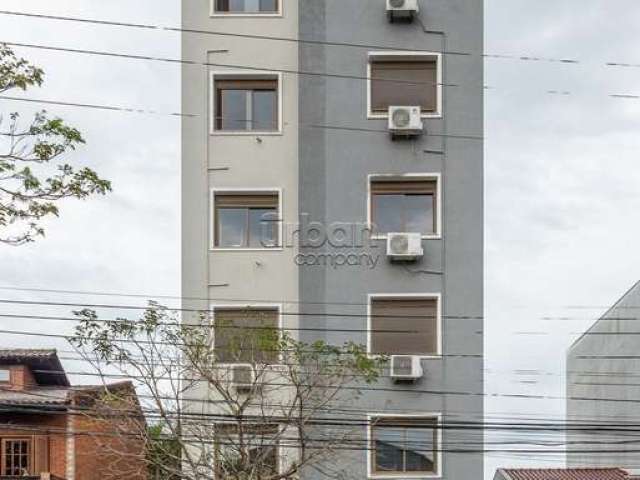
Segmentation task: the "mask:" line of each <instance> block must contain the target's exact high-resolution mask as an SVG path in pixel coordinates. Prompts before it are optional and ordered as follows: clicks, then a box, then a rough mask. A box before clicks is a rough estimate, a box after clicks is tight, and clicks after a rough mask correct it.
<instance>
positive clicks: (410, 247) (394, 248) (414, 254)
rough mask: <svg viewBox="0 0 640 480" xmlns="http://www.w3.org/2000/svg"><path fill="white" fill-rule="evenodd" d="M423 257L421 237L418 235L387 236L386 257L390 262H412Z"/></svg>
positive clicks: (396, 234)
mask: <svg viewBox="0 0 640 480" xmlns="http://www.w3.org/2000/svg"><path fill="white" fill-rule="evenodd" d="M423 255H424V250H422V235H421V234H419V233H389V234H387V257H389V258H390V259H391V260H400V261H412V260H417V259H418V258H420V257H422V256H423Z"/></svg>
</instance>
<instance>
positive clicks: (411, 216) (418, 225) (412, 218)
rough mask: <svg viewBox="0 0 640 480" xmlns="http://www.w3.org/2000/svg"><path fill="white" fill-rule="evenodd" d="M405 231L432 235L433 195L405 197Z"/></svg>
mask: <svg viewBox="0 0 640 480" xmlns="http://www.w3.org/2000/svg"><path fill="white" fill-rule="evenodd" d="M404 204H405V216H406V229H407V230H406V231H407V232H419V233H422V234H432V233H434V229H433V227H434V221H433V215H434V212H433V195H405V201H404Z"/></svg>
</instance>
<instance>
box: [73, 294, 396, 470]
mask: <svg viewBox="0 0 640 480" xmlns="http://www.w3.org/2000/svg"><path fill="white" fill-rule="evenodd" d="M75 313H76V315H77V316H78V317H79V319H80V323H79V325H78V326H77V328H76V332H75V335H74V337H73V340H72V343H73V345H74V347H75V348H76V349H77V350H78V351H79V353H80V354H81V356H82V357H83V358H84V359H85V360H86V361H88V362H90V363H91V364H92V365H93V366H94V367H95V368H96V369H97V370H98V371H99V372H100V373H101V374H103V375H105V378H108V376H109V373H111V374H113V373H114V372H115V373H116V375H117V376H127V377H131V378H133V379H134V381H135V382H137V384H138V392H139V393H141V397H142V398H143V401H141V403H142V405H143V409H144V411H145V412H146V414H147V415H149V416H150V418H153V419H154V421H156V422H158V424H159V425H162V426H161V427H156V429H155V430H154V431H153V432H152V433H153V435H152V436H151V437H152V438H148V439H147V441H148V442H150V443H149V445H150V447H149V448H151V449H152V451H153V454H152V455H148V456H147V461H149V462H150V463H151V464H150V466H149V468H150V470H151V471H153V472H156V474H158V472H162V474H161V475H159V478H163V479H164V478H173V477H175V476H178V477H179V478H181V479H184V480H212V479H215V478H225V479H232V480H254V479H255V480H288V479H297V478H299V477H300V475H301V473H302V471H303V470H304V469H314V470H316V471H319V472H321V473H323V474H327V475H330V476H332V477H333V478H340V477H343V476H344V477H346V476H348V472H344V471H335V472H330V471H328V469H331V468H332V467H333V466H335V465H334V464H333V462H328V464H329V466H328V467H327V462H324V460H326V459H327V458H330V457H331V455H332V454H335V453H336V452H339V451H341V450H344V448H345V447H349V446H350V445H351V446H352V445H353V442H354V441H362V439H361V435H362V431H361V429H360V428H359V427H358V426H354V425H353V424H350V422H345V424H344V425H342V424H339V425H336V424H335V422H333V423H332V422H330V421H328V420H330V417H331V416H332V412H334V411H341V409H344V408H345V407H348V406H352V405H353V404H354V402H355V401H356V400H357V398H359V397H360V394H361V390H360V389H361V387H363V386H366V385H369V384H372V383H374V382H376V381H377V380H378V378H379V376H380V374H381V372H382V368H383V366H384V364H385V362H386V359H385V358H372V357H370V356H369V355H367V352H366V349H365V348H364V347H363V346H361V345H357V344H355V343H351V342H347V343H345V344H344V345H341V346H336V345H330V344H328V343H326V342H324V341H321V340H318V341H312V342H308V343H307V342H302V341H300V340H298V339H296V338H294V336H293V335H291V334H289V333H287V332H284V331H282V330H280V329H274V328H269V327H267V326H266V325H261V324H260V323H259V322H258V324H257V325H258V326H254V327H251V326H248V322H247V321H246V318H243V319H241V321H240V322H239V324H233V322H232V323H229V322H226V323H212V319H211V318H209V317H208V315H207V314H202V315H201V316H199V318H198V320H197V321H194V320H193V319H192V320H191V322H190V323H189V324H187V323H186V322H184V321H180V318H179V316H178V314H177V313H176V312H172V311H170V310H167V309H165V308H163V307H162V306H160V305H157V304H151V305H150V307H149V308H148V309H147V310H146V311H145V314H144V315H143V317H142V318H141V319H139V320H128V319H118V320H115V321H114V320H103V319H101V318H100V317H99V316H98V314H97V313H96V312H95V311H93V310H82V311H79V312H75ZM247 315H249V316H250V315H252V313H251V312H249V311H247ZM253 320H254V321H253V322H251V323H253V325H256V322H255V319H253ZM223 332H224V333H223ZM230 332H231V333H230ZM216 335H224V342H221V341H220V339H218V341H216V339H215V336H216ZM266 352H275V355H266ZM222 357H224V359H225V360H224V363H221V362H220V358H222ZM266 359H269V360H266ZM234 366H242V367H243V368H246V369H248V370H247V371H249V372H250V373H251V374H250V375H249V376H247V377H241V378H240V380H239V378H238V377H234V374H233V371H234ZM125 414H126V412H123V415H125ZM354 436H355V437H354Z"/></svg>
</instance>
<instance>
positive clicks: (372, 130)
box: [0, 95, 484, 141]
mask: <svg viewBox="0 0 640 480" xmlns="http://www.w3.org/2000/svg"><path fill="white" fill-rule="evenodd" d="M0 99H5V100H12V101H17V102H31V103H42V104H45V105H49V104H50V105H59V106H67V107H79V108H89V109H97V110H111V111H116V112H123V113H136V114H151V115H168V116H172V117H183V118H196V117H199V116H200V115H199V114H192V113H161V112H156V111H154V110H142V109H138V108H130V107H121V106H114V105H100V104H89V103H77V102H67V101H60V100H49V99H40V98H30V97H11V96H7V95H0ZM298 126H299V127H301V128H316V129H324V130H337V131H347V132H363V133H384V134H387V135H388V134H389V130H384V129H375V128H358V127H348V126H341V125H322V124H305V123H299V124H298ZM261 133H262V132H255V135H256V136H260V135H261ZM428 135H429V136H432V137H438V138H455V139H458V140H480V141H482V140H484V137H482V136H478V135H459V134H445V133H431V132H429V134H428Z"/></svg>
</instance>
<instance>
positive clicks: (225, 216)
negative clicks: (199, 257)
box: [213, 193, 280, 248]
mask: <svg viewBox="0 0 640 480" xmlns="http://www.w3.org/2000/svg"><path fill="white" fill-rule="evenodd" d="M213 202H214V209H215V214H214V216H215V225H214V246H215V247H216V248H273V247H277V246H278V244H279V238H278V237H279V223H280V222H279V218H278V210H279V196H278V194H271V193H269V194H255V193H246V194H242V193H215V194H214V198H213Z"/></svg>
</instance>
